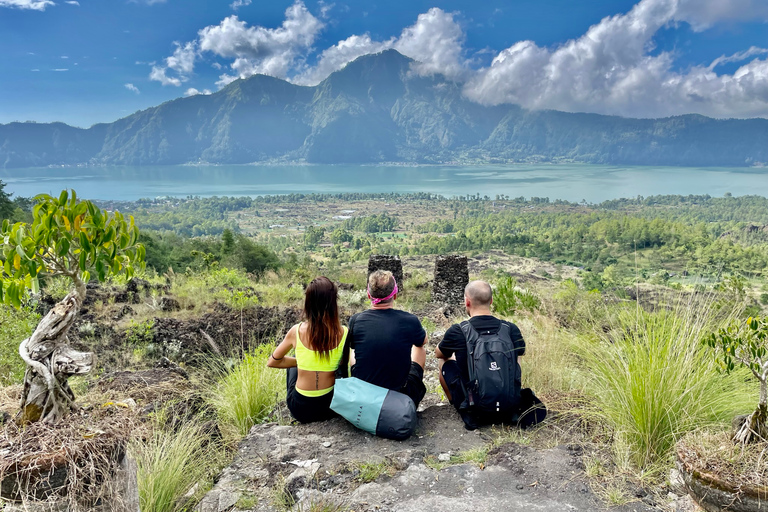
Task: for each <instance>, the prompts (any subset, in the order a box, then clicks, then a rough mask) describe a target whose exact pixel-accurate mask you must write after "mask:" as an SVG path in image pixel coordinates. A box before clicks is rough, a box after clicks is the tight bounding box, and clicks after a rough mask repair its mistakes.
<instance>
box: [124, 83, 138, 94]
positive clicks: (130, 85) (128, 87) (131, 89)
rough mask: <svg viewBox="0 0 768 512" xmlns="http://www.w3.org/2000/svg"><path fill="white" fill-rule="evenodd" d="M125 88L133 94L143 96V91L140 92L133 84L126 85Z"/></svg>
mask: <svg viewBox="0 0 768 512" xmlns="http://www.w3.org/2000/svg"><path fill="white" fill-rule="evenodd" d="M125 88H126V89H128V90H129V91H131V92H135V93H136V94H141V91H140V90H139V88H138V87H136V86H135V85H133V84H125Z"/></svg>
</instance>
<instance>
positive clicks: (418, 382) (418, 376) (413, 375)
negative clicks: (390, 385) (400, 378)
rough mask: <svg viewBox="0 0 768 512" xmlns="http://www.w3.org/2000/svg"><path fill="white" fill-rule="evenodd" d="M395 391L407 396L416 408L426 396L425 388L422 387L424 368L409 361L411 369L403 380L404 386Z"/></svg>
mask: <svg viewBox="0 0 768 512" xmlns="http://www.w3.org/2000/svg"><path fill="white" fill-rule="evenodd" d="M396 391H399V392H400V393H403V394H404V395H408V396H409V397H410V398H411V400H413V403H414V404H416V407H418V406H419V403H421V401H422V400H423V399H424V395H426V394H427V387H426V386H425V385H424V368H422V367H421V365H419V363H416V362H414V361H411V369H410V371H409V372H408V377H407V378H406V379H405V384H404V385H403V387H402V388H400V389H398V390H396Z"/></svg>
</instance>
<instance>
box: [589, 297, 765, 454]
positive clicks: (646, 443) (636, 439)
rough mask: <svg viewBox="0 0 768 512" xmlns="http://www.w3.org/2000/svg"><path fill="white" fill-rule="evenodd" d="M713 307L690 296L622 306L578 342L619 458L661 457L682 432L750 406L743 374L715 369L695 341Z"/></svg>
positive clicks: (709, 319)
mask: <svg viewBox="0 0 768 512" xmlns="http://www.w3.org/2000/svg"><path fill="white" fill-rule="evenodd" d="M713 315H714V312H713V310H712V308H711V307H710V306H708V305H706V304H695V303H690V304H687V305H684V306H679V307H676V308H674V309H673V310H672V311H665V310H661V311H659V312H656V313H647V312H644V311H643V310H641V309H636V310H634V311H632V310H623V311H621V312H619V313H618V314H616V316H615V318H614V320H613V321H612V322H613V325H612V329H611V330H610V331H609V332H608V333H603V332H602V330H599V331H597V332H596V333H595V334H596V338H597V339H596V340H595V339H593V340H585V339H582V340H581V342H580V343H579V344H578V347H577V350H578V351H579V353H580V354H579V355H580V356H582V357H583V360H584V365H585V370H586V372H587V375H588V376H589V377H590V378H589V379H587V381H588V382H591V384H592V385H591V386H590V389H589V392H590V393H591V394H592V395H593V397H594V404H595V407H596V408H597V411H598V412H597V414H598V415H599V416H600V417H601V418H602V419H603V420H605V421H606V422H608V424H609V425H611V426H612V428H613V429H614V430H615V433H616V442H617V444H616V447H617V448H618V449H619V451H620V452H621V453H619V454H618V455H622V456H625V458H626V462H629V463H632V464H634V465H635V466H637V467H639V468H642V469H647V468H650V467H652V466H654V465H656V464H658V463H664V462H666V461H667V460H668V458H669V456H670V454H671V450H672V448H673V447H674V444H675V442H676V441H677V440H678V439H680V438H681V437H682V436H683V435H685V434H687V433H688V432H691V431H693V430H695V429H698V428H702V427H708V426H713V425H721V424H726V423H728V422H729V421H730V420H731V418H733V416H734V415H735V414H737V413H740V412H744V411H745V410H749V409H750V405H751V404H750V400H749V398H750V394H749V392H748V390H747V389H746V387H745V384H744V379H743V378H742V379H739V378H738V377H737V378H724V377H722V376H720V375H718V374H717V372H716V363H715V362H714V360H713V358H712V357H711V356H710V355H709V354H708V353H707V351H706V350H704V348H703V347H702V346H701V342H700V340H701V339H702V337H703V336H704V335H705V334H707V333H709V332H710V331H711V330H712V328H711V327H712V324H713V322H712V318H713ZM742 377H743V376H742Z"/></svg>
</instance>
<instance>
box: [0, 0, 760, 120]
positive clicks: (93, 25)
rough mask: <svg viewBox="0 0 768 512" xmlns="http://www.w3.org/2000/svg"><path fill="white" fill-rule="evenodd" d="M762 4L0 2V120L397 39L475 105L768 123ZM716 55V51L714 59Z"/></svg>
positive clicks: (286, 69)
mask: <svg viewBox="0 0 768 512" xmlns="http://www.w3.org/2000/svg"><path fill="white" fill-rule="evenodd" d="M767 20H768V0H640V1H633V0H593V1H589V2H586V1H578V0H518V1H497V0H484V1H482V2H466V1H462V2H460V1H432V2H425V1H421V0H408V1H403V0H390V1H387V2H383V1H377V2H362V1H356V2H350V1H335V2H332V1H330V0H329V1H315V0H305V1H304V2H301V1H293V0H290V1H276V0H273V1H271V2H265V1H259V0H256V1H249V0H229V1H216V2H212V1H203V0H130V1H129V0H107V1H105V0H78V1H72V0H71V1H64V0H0V34H1V35H2V36H0V55H1V56H2V57H0V123H5V122H10V121H15V120H18V121H27V120H31V121H38V122H50V121H63V122H66V123H69V124H72V125H76V126H84V127H85V126H90V125H91V124H93V123H96V122H109V121H113V120H115V119H117V118H119V117H123V116H125V115H128V114H130V113H132V112H134V111H136V110H140V109H143V108H147V107H149V106H153V105H157V104H159V103H162V102H163V101H167V100H170V99H173V98H177V97H180V96H183V95H189V94H196V93H203V94H205V93H210V92H215V91H217V90H218V89H220V88H221V87H223V86H225V85H226V84H227V83H229V82H230V81H232V80H234V79H236V78H238V77H245V76H248V75H250V74H253V73H266V74H271V75H274V76H278V77H280V78H285V79H288V80H291V81H293V82H296V83H299V84H305V85H312V84H314V83H317V82H318V81H320V80H322V79H323V78H324V77H325V76H327V74H328V73H330V72H332V71H334V70H336V69H339V68H340V67H342V66H343V65H344V64H345V63H346V62H348V61H349V60H352V59H354V58H355V57H357V56H359V55H362V54H365V53H370V52H375V51H380V50H382V49H385V48H396V49H397V50H399V51H401V53H404V54H406V55H408V56H409V57H412V58H414V59H415V60H416V61H418V64H415V65H414V72H417V73H421V74H433V73H441V74H444V75H446V76H448V77H449V78H450V79H452V80H456V81H457V82H461V83H462V84H463V87H464V93H465V96H466V97H467V98H468V99H470V100H472V101H477V102H479V103H483V104H498V103H517V104H521V105H523V106H525V107H527V108H554V109H558V110H566V111H574V112H598V113H605V114H617V115H625V116H634V117H658V116H666V115H676V114H682V113H689V112H696V113H702V114H705V115H711V116H715V117H756V116H759V117H768V51H766V50H765V49H766V48H768V24H767V23H766V21H767ZM718 59H720V60H718Z"/></svg>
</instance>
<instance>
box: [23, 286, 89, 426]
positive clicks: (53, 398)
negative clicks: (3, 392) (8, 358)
mask: <svg viewBox="0 0 768 512" xmlns="http://www.w3.org/2000/svg"><path fill="white" fill-rule="evenodd" d="M82 288H83V290H77V291H73V292H72V293H70V294H69V295H67V296H66V297H65V298H64V300H62V301H61V302H59V303H58V304H56V305H55V306H54V307H53V309H51V310H50V311H49V312H48V314H47V315H45V317H43V319H42V320H41V321H40V323H39V324H38V326H37V328H36V329H35V332H33V333H32V336H30V337H29V338H27V339H25V340H24V341H22V342H21V345H20V346H19V355H20V356H21V358H22V359H23V360H24V362H25V363H27V371H26V373H25V374H24V389H23V391H22V395H21V410H20V411H19V415H18V416H17V422H19V423H20V424H24V423H34V422H36V421H43V422H46V423H55V422H57V421H58V420H60V419H61V418H63V417H64V416H66V415H67V413H69V412H70V411H71V410H72V409H73V408H74V400H75V395H74V393H73V392H72V390H71V389H70V388H69V383H68V379H69V377H70V376H72V375H80V374H83V373H88V372H90V371H91V367H92V366H93V362H94V361H93V354H92V353H90V352H78V351H77V350H74V349H72V348H71V347H69V346H68V342H69V339H68V338H67V334H68V333H69V329H70V328H71V327H72V324H73V323H74V321H75V317H76V316H77V312H78V311H79V310H80V306H81V304H82V303H83V298H84V295H85V290H84V287H82ZM79 292H80V293H79Z"/></svg>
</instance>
